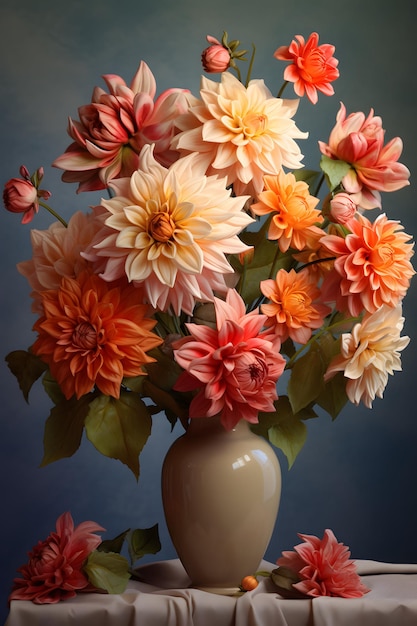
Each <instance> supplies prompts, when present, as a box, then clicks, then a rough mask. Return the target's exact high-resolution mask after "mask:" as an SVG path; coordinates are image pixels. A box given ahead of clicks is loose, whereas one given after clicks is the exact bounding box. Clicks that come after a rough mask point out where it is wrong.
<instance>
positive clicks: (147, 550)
mask: <svg viewBox="0 0 417 626" xmlns="http://www.w3.org/2000/svg"><path fill="white" fill-rule="evenodd" d="M128 547H129V556H130V560H131V564H132V565H133V564H134V563H135V562H136V561H137V560H138V559H141V558H142V557H143V556H145V554H156V553H157V552H159V551H160V549H161V542H160V539H159V532H158V524H155V525H154V526H152V527H151V528H137V529H136V530H134V531H132V532H131V533H130V535H129V536H128Z"/></svg>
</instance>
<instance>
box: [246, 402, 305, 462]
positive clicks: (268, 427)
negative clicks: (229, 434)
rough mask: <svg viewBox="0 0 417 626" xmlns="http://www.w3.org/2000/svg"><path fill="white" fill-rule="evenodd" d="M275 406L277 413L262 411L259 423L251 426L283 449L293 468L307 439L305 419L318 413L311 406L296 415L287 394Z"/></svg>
mask: <svg viewBox="0 0 417 626" xmlns="http://www.w3.org/2000/svg"><path fill="white" fill-rule="evenodd" d="M275 406H276V412H275V413H260V414H259V424H255V425H253V426H252V427H251V428H252V430H253V431H254V432H256V433H257V434H258V435H261V436H263V437H265V438H266V439H268V441H269V442H270V443H271V444H272V445H273V446H275V447H276V448H279V449H280V450H282V452H283V453H284V454H285V456H286V457H287V460H288V467H289V469H291V467H292V466H293V464H294V461H295V459H296V458H297V455H298V454H299V452H300V450H301V449H302V447H303V446H304V444H305V442H306V439H307V428H306V426H305V424H304V423H303V420H306V419H309V418H312V417H317V415H316V413H315V412H314V411H313V410H312V409H311V408H308V409H307V408H306V409H303V410H302V411H300V413H299V414H298V415H294V413H293V411H292V409H291V404H290V402H289V399H288V398H287V396H280V397H279V399H278V401H277V402H275Z"/></svg>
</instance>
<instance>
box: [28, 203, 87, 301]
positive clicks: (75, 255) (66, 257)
mask: <svg viewBox="0 0 417 626" xmlns="http://www.w3.org/2000/svg"><path fill="white" fill-rule="evenodd" d="M98 225H99V223H98V222H97V221H96V220H95V219H94V216H93V215H92V214H91V213H87V214H85V213H82V212H81V211H77V212H76V213H74V214H73V215H72V216H71V219H70V220H69V222H68V226H67V227H65V226H64V225H63V224H61V222H58V221H56V222H53V223H52V224H51V225H50V226H49V228H48V229H47V230H36V229H32V230H31V232H30V237H31V243H32V258H31V259H30V260H29V261H21V262H20V263H18V264H17V269H18V271H19V272H20V273H21V274H22V275H23V276H25V278H26V279H27V281H28V283H29V285H30V286H31V287H32V290H33V291H32V293H31V296H32V298H33V305H32V310H33V311H35V312H38V313H40V312H42V310H43V309H42V305H41V295H40V294H41V292H42V291H44V290H45V289H58V288H59V286H60V284H61V280H62V278H63V277H64V276H67V277H72V278H75V277H77V276H78V275H79V274H80V273H81V272H82V271H84V270H86V269H88V268H89V266H90V265H91V264H90V263H89V262H88V261H87V260H86V259H84V258H83V257H82V256H81V255H80V252H81V251H82V250H85V248H86V247H87V246H88V244H89V243H90V242H91V240H92V239H93V237H94V235H95V233H96V231H97V228H98Z"/></svg>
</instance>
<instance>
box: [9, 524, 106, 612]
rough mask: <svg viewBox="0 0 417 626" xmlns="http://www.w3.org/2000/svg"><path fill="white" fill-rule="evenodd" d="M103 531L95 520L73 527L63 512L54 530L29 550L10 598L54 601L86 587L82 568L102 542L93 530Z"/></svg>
mask: <svg viewBox="0 0 417 626" xmlns="http://www.w3.org/2000/svg"><path fill="white" fill-rule="evenodd" d="M103 530H104V528H102V527H101V526H99V525H98V524H96V523H95V522H82V523H81V524H79V525H78V526H76V527H74V521H73V519H72V517H71V514H70V513H63V514H62V515H61V516H60V517H59V518H58V519H57V522H56V530H55V532H52V533H51V534H50V535H49V537H48V538H47V539H45V540H44V541H39V542H38V544H37V545H36V546H35V547H34V548H33V550H32V551H31V552H29V561H28V562H27V563H26V564H25V565H23V566H22V567H20V568H19V570H18V571H19V572H20V573H21V574H22V578H15V580H14V584H13V589H12V591H11V593H10V596H9V601H11V600H31V601H32V602H34V603H35V604H55V603H56V602H59V601H60V600H66V599H68V598H73V597H74V596H75V595H76V592H77V591H80V590H81V589H86V588H87V587H88V586H89V581H88V579H87V577H86V575H85V574H84V573H83V571H82V568H83V565H84V562H85V561H86V559H87V557H88V556H89V555H90V553H91V552H93V550H95V549H96V548H97V546H99V545H100V543H101V537H99V536H98V535H96V534H95V533H96V532H100V531H103Z"/></svg>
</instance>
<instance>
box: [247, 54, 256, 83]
mask: <svg viewBox="0 0 417 626" xmlns="http://www.w3.org/2000/svg"><path fill="white" fill-rule="evenodd" d="M255 53H256V48H255V46H254V44H252V56H251V58H250V62H249V68H248V74H247V76H246V84H245V87H247V86H248V85H249V81H250V77H251V74H252V68H253V62H254V60H255Z"/></svg>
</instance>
